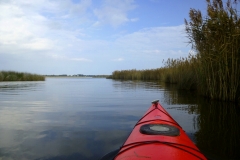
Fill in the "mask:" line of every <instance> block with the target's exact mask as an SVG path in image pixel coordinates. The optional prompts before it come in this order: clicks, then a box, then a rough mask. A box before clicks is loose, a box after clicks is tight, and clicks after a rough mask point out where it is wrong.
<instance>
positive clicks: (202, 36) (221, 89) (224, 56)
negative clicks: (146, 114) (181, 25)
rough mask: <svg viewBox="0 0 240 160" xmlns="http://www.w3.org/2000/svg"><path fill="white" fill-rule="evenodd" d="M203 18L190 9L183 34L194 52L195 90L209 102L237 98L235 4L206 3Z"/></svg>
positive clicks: (239, 54) (239, 61)
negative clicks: (196, 87)
mask: <svg viewBox="0 0 240 160" xmlns="http://www.w3.org/2000/svg"><path fill="white" fill-rule="evenodd" d="M207 4H208V6H207V16H206V17H205V18H202V14H201V12H200V11H199V10H195V9H191V10H190V13H189V15H190V19H191V20H190V22H187V21H186V20H185V25H186V32H187V34H188V38H189V40H190V43H191V44H192V47H193V49H195V50H196V51H197V61H198V62H197V63H196V64H197V73H198V74H199V76H198V77H199V79H198V80H199V84H200V85H199V91H200V92H201V93H202V94H203V95H206V96H208V97H210V98H212V99H222V100H230V101H235V100H236V99H239V89H240V88H239V85H240V19H239V15H238V13H237V9H236V7H235V8H234V7H233V5H234V4H237V1H234V3H232V2H231V1H230V0H228V1H227V3H226V5H225V6H224V5H223V3H222V1H221V0H212V1H210V0H207Z"/></svg>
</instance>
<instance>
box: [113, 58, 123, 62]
mask: <svg viewBox="0 0 240 160" xmlns="http://www.w3.org/2000/svg"><path fill="white" fill-rule="evenodd" d="M123 60H124V59H123V58H117V59H113V61H118V62H120V61H123Z"/></svg>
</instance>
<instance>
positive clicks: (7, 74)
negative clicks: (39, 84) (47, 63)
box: [0, 71, 45, 81]
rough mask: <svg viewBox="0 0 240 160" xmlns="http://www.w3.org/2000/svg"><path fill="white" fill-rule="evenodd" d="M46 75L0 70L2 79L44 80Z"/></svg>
mask: <svg viewBox="0 0 240 160" xmlns="http://www.w3.org/2000/svg"><path fill="white" fill-rule="evenodd" d="M44 80H45V76H42V75H38V74H30V73H24V72H14V71H0V81H44Z"/></svg>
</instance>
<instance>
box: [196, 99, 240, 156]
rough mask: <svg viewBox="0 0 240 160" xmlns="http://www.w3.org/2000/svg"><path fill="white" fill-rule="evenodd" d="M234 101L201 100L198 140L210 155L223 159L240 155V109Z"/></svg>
mask: <svg viewBox="0 0 240 160" xmlns="http://www.w3.org/2000/svg"><path fill="white" fill-rule="evenodd" d="M239 109H240V108H239V107H237V106H236V104H233V103H225V102H216V101H207V100H205V101H201V103H200V104H199V107H198V110H199V112H200V115H199V117H198V120H197V122H198V126H199V128H200V130H199V131H197V132H196V133H195V136H196V142H197V144H198V146H199V147H200V148H203V149H204V150H205V151H206V152H207V153H208V154H209V155H211V156H213V157H214V155H218V157H222V158H221V159H238V158H239V157H240V152H239V148H240V111H239Z"/></svg>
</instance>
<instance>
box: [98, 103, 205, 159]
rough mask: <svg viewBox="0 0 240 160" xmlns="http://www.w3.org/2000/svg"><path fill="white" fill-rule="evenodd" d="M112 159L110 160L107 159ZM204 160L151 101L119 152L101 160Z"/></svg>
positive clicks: (166, 113)
mask: <svg viewBox="0 0 240 160" xmlns="http://www.w3.org/2000/svg"><path fill="white" fill-rule="evenodd" d="M110 157H111V158H110ZM107 159H114V160H144V159H146V160H147V159H151V160H172V159H173V160H175V159H179V160H199V159H201V160H205V159H207V158H206V157H205V156H204V155H203V154H202V153H201V152H200V151H199V149H198V148H197V147H196V146H195V144H194V143H193V142H192V141H191V140H190V139H189V137H188V136H187V135H186V133H185V131H184V130H183V129H182V127H181V126H180V125H179V124H178V123H177V122H176V121H175V120H174V119H173V118H172V117H171V116H170V115H169V113H168V112H167V111H166V110H165V109H164V108H163V107H162V106H161V105H160V104H159V101H158V100H156V101H153V102H152V106H151V107H150V108H149V109H148V111H147V112H146V114H145V115H144V116H143V117H142V118H141V119H140V120H139V121H138V122H137V124H136V125H135V127H134V128H133V131H132V133H131V134H130V135H129V137H128V139H127V140H126V142H125V143H124V144H123V146H122V147H121V148H120V150H118V151H115V152H112V153H110V154H108V155H106V156H104V157H103V158H102V159H101V160H107Z"/></svg>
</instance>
